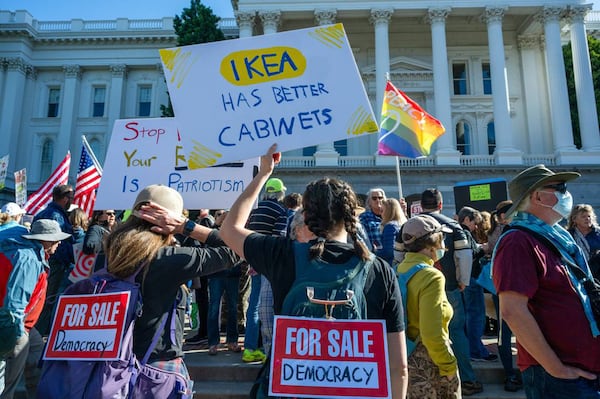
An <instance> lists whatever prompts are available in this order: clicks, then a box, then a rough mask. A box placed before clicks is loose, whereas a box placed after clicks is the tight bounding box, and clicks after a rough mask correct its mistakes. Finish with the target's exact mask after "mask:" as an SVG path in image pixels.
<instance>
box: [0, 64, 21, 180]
mask: <svg viewBox="0 0 600 399" xmlns="http://www.w3.org/2000/svg"><path fill="white" fill-rule="evenodd" d="M27 67H28V65H27V64H26V63H25V60H23V59H22V58H20V57H16V58H8V59H6V80H5V85H4V94H3V100H2V108H1V111H0V116H1V118H0V132H2V139H1V140H0V156H4V155H6V154H8V155H9V163H11V164H12V165H15V161H16V159H17V145H16V144H17V142H16V140H17V137H18V136H19V135H20V133H21V112H22V110H23V97H24V92H25V75H26V74H27ZM14 169H15V170H16V167H15V168H14ZM19 169H20V168H19Z"/></svg>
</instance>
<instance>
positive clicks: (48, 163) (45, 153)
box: [40, 139, 54, 181]
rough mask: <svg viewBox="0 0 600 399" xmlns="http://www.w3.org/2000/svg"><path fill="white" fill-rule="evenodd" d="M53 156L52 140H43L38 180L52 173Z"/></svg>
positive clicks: (44, 178)
mask: <svg viewBox="0 0 600 399" xmlns="http://www.w3.org/2000/svg"><path fill="white" fill-rule="evenodd" d="M53 158H54V141H52V140H51V139H46V140H44V143H43V144H42V159H41V160H40V180H41V181H43V180H46V179H47V178H48V176H50V173H52V159H53Z"/></svg>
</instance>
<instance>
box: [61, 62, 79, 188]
mask: <svg viewBox="0 0 600 399" xmlns="http://www.w3.org/2000/svg"><path fill="white" fill-rule="evenodd" d="M63 71H64V72H65V84H64V87H63V93H62V106H61V109H60V130H59V132H58V139H57V141H56V151H58V155H59V157H60V159H62V157H64V154H66V153H67V150H69V151H71V159H73V160H78V159H79V158H78V156H79V150H80V148H81V146H77V143H79V144H80V145H81V139H80V137H79V135H77V134H76V131H75V127H76V124H75V121H76V119H77V110H78V109H79V83H80V82H81V67H80V66H79V65H65V66H63ZM61 154H63V155H61ZM74 164H75V163H74ZM76 174H77V168H71V173H70V175H71V177H74V176H75V175H76Z"/></svg>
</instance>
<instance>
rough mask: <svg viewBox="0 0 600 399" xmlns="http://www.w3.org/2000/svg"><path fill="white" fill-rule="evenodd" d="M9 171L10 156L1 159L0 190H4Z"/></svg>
mask: <svg viewBox="0 0 600 399" xmlns="http://www.w3.org/2000/svg"><path fill="white" fill-rule="evenodd" d="M7 171H8V155H5V156H3V157H1V158H0V190H1V189H3V188H4V182H5V181H6V173H7Z"/></svg>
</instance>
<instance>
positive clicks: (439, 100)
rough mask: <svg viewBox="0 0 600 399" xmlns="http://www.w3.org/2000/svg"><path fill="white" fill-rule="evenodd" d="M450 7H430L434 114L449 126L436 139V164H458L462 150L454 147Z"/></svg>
mask: <svg viewBox="0 0 600 399" xmlns="http://www.w3.org/2000/svg"><path fill="white" fill-rule="evenodd" d="M449 13H450V8H430V9H429V10H428V11H427V21H428V22H429V23H430V24H431V50H432V56H433V91H434V94H435V114H434V117H435V118H436V119H438V120H439V121H440V122H442V125H444V127H445V128H446V133H444V134H443V135H442V136H441V137H440V138H438V139H437V141H436V144H435V145H436V148H437V151H436V153H435V155H436V163H437V164H438V165H459V164H460V153H459V152H458V151H456V148H455V146H454V138H453V136H454V126H452V108H451V105H450V79H449V77H448V73H449V67H448V50H447V49H446V18H447V17H448V14H449Z"/></svg>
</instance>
